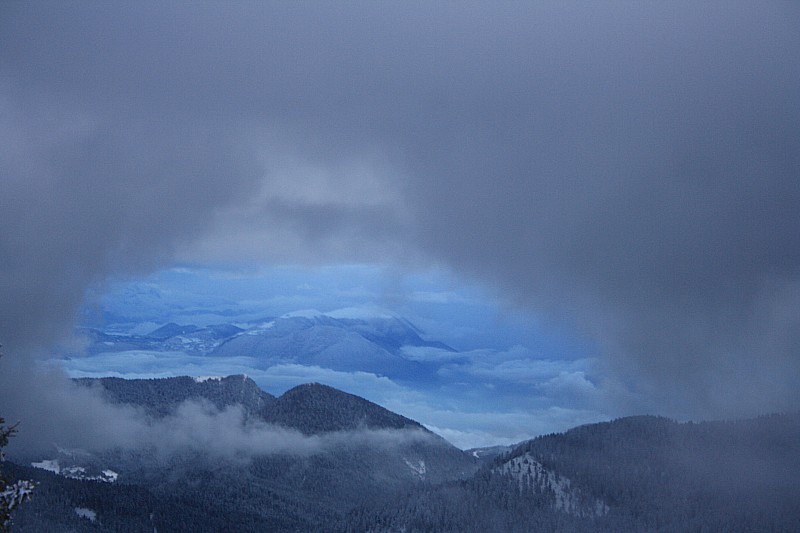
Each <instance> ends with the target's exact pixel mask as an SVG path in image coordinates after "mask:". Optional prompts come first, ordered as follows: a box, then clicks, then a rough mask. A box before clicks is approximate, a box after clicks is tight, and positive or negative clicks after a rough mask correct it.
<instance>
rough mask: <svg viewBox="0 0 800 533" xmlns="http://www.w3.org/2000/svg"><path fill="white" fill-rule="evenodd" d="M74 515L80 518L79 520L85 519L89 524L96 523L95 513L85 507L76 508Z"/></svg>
mask: <svg viewBox="0 0 800 533" xmlns="http://www.w3.org/2000/svg"><path fill="white" fill-rule="evenodd" d="M75 514H76V515H78V516H80V517H81V518H86V519H87V520H89V522H96V521H97V512H96V511H93V510H91V509H88V508H86V507H76V508H75Z"/></svg>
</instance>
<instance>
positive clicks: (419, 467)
mask: <svg viewBox="0 0 800 533" xmlns="http://www.w3.org/2000/svg"><path fill="white" fill-rule="evenodd" d="M403 461H404V462H405V463H406V465H407V466H408V468H410V469H411V471H412V472H414V474H416V475H417V477H419V478H420V479H425V474H426V473H427V472H428V467H427V466H425V461H423V460H421V459H420V460H419V461H417V462H416V464H414V463H412V462H411V461H409V460H408V459H406V458H405V457H403Z"/></svg>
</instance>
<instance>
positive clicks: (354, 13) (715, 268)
mask: <svg viewBox="0 0 800 533" xmlns="http://www.w3.org/2000/svg"><path fill="white" fill-rule="evenodd" d="M0 51H1V52H0V187H1V188H2V189H1V190H0V192H1V193H2V194H0V301H2V306H1V307H0V342H3V344H4V350H5V351H6V353H7V356H6V357H5V358H4V359H5V360H4V361H3V362H2V363H0V364H2V365H3V377H2V378H0V379H2V381H3V382H6V383H5V385H4V386H3V388H4V389H6V390H7V392H6V393H4V394H5V395H6V397H5V398H4V399H3V402H4V405H9V406H13V405H16V404H18V403H19V402H20V401H21V400H20V399H19V395H16V393H15V392H14V391H16V390H17V389H16V388H14V387H13V386H12V385H11V384H10V383H9V381H10V380H9V376H11V375H12V374H13V375H14V378H13V381H14V382H19V380H20V378H19V375H20V374H19V373H20V372H22V370H20V369H21V368H27V366H28V361H30V360H31V359H30V355H31V354H35V353H36V352H39V353H41V352H42V351H43V350H44V351H45V352H46V350H47V348H48V346H51V344H52V343H53V342H55V341H56V340H58V339H59V338H61V337H62V336H63V335H64V334H65V333H66V332H68V331H69V330H70V329H71V327H72V324H73V318H74V316H75V313H76V311H77V310H78V309H79V307H80V305H81V303H82V302H83V300H84V295H85V292H86V290H87V288H89V287H91V286H97V284H102V283H104V281H106V280H109V279H112V278H113V279H120V278H124V277H125V276H132V275H144V274H147V273H148V272H151V271H156V270H158V269H162V268H168V267H170V266H173V265H176V264H187V263H190V264H197V265H215V264H226V265H231V264H239V263H246V264H248V265H253V264H263V265H292V264H302V265H317V266H323V265H337V264H345V263H346V264H353V263H359V264H372V265H378V266H380V267H381V268H386V269H388V270H389V271H391V272H394V273H396V275H398V276H404V275H410V274H412V273H414V272H418V271H426V270H428V269H430V268H432V267H436V268H441V269H445V270H447V271H449V272H451V273H452V274H453V275H454V276H456V277H460V278H461V279H463V280H464V283H465V284H479V285H482V286H484V287H486V289H487V290H488V291H489V292H490V293H492V294H496V295H497V299H498V302H502V305H508V306H512V307H518V308H522V309H525V310H526V312H530V313H532V314H533V315H535V316H537V317H540V319H541V320H544V321H551V322H552V323H553V324H554V327H556V326H555V325H558V327H568V328H571V329H573V330H574V331H575V334H576V335H585V336H588V337H589V338H591V339H592V341H593V342H594V343H596V345H597V346H598V347H599V351H600V361H601V364H602V366H603V368H604V372H606V374H607V376H608V379H609V381H610V382H613V383H614V384H615V385H614V387H612V388H616V389H618V390H621V391H624V393H620V394H619V395H618V398H616V401H617V402H619V409H620V412H622V411H630V410H634V411H642V412H657V413H660V414H667V415H672V416H689V417H695V418H709V417H717V416H738V415H751V414H757V413H761V412H766V411H774V410H787V409H797V408H798V407H800V388H798V387H797V383H798V382H800V216H798V207H799V206H800V5H798V4H797V3H795V2H735V1H726V2H591V3H590V2H576V3H571V2H562V1H559V2H508V3H505V2H430V1H424V2H344V1H342V2H224V3H223V2H207V3H206V2H192V3H188V2H162V1H159V2H60V1H59V2H36V1H34V2H24V3H23V2H15V1H8V2H3V4H2V6H0ZM15 365H18V366H15ZM4 409H5V407H4ZM12 410H13V409H12Z"/></svg>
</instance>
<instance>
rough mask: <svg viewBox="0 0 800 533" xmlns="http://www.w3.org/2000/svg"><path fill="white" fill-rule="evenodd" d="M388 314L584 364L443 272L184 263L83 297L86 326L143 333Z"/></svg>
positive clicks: (565, 336) (487, 343) (456, 343)
mask: <svg viewBox="0 0 800 533" xmlns="http://www.w3.org/2000/svg"><path fill="white" fill-rule="evenodd" d="M339 310H347V311H345V312H349V313H351V314H356V313H361V314H363V315H364V316H370V315H379V314H391V315H393V316H398V317H403V318H406V319H408V320H409V321H411V322H412V323H413V324H414V325H415V326H417V327H418V328H419V329H420V330H421V332H422V334H423V335H424V336H426V337H430V338H433V339H435V340H439V341H441V342H444V343H445V344H448V345H450V346H453V347H454V348H456V349H457V350H459V351H469V350H476V349H487V348H488V349H495V350H507V349H509V348H511V347H513V346H524V347H526V348H528V349H529V350H531V352H532V353H535V354H536V355H537V357H539V358H543V359H577V358H582V357H586V356H587V355H588V354H589V353H590V352H591V351H592V348H591V346H590V344H589V343H588V342H587V341H586V340H585V339H583V338H582V337H580V336H579V335H577V334H575V333H574V332H570V331H566V330H559V331H554V330H553V325H552V324H549V325H548V331H545V330H543V328H542V326H541V323H540V321H539V320H538V319H537V317H536V316H534V315H533V314H531V313H527V312H525V311H523V310H520V309H512V308H510V307H507V306H504V305H502V303H501V302H498V301H497V299H496V297H495V295H493V294H491V293H490V291H488V290H486V289H484V288H482V287H480V286H478V285H476V284H474V283H468V282H466V281H465V280H463V279H460V278H458V277H457V276H455V275H453V274H452V273H449V272H447V271H444V270H442V269H433V270H428V271H423V272H411V273H398V272H397V271H396V270H394V269H390V268H383V267H380V266H373V265H332V266H324V267H305V266H271V267H264V266H247V265H245V266H226V267H219V266H215V267H208V266H198V265H190V266H189V265H184V266H176V267H173V268H167V269H163V270H159V271H157V272H154V273H152V274H150V275H148V276H144V277H138V278H128V279H118V280H115V281H111V282H108V283H106V284H104V285H102V286H99V287H94V288H93V289H91V290H90V291H89V293H88V294H87V299H86V304H85V305H84V307H83V311H82V316H81V324H80V325H81V326H84V327H93V328H98V329H103V330H112V331H115V332H117V333H134V332H135V333H147V332H148V331H147V328H148V327H150V326H151V325H154V328H153V329H155V327H158V326H160V325H163V324H165V323H169V322H175V323H178V324H194V325H197V326H207V325H211V324H220V323H234V322H238V323H248V322H253V321H258V320H261V319H264V318H272V317H279V316H282V315H285V314H288V313H297V312H303V311H319V312H321V313H331V312H335V311H339Z"/></svg>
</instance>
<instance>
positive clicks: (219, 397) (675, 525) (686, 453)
mask: <svg viewBox="0 0 800 533" xmlns="http://www.w3.org/2000/svg"><path fill="white" fill-rule="evenodd" d="M79 383H81V384H82V385H84V386H88V387H99V388H101V390H102V391H103V394H105V395H106V397H107V398H108V400H109V401H111V402H114V403H119V404H127V405H133V406H138V407H140V408H142V409H144V410H145V411H146V412H147V413H149V416H151V417H152V418H153V419H154V420H159V419H169V420H172V419H170V418H168V417H174V416H178V415H177V414H176V413H178V414H179V413H180V409H181V406H182V405H184V404H185V402H187V401H189V402H197V401H203V402H208V404H209V405H211V406H213V407H214V408H215V409H218V410H219V409H226V408H232V407H235V408H237V409H241V410H242V412H243V414H244V415H245V418H246V420H247V424H249V425H251V426H252V427H275V428H284V430H285V431H295V432H297V433H296V434H297V435H299V437H298V438H301V439H310V440H309V441H308V442H315V443H323V442H324V443H327V444H326V445H325V446H322V447H319V448H316V449H312V450H310V451H307V452H301V451H299V450H298V451H296V452H295V451H290V450H289V451H287V450H283V451H280V452H275V453H255V454H253V455H251V456H248V457H246V458H242V457H239V458H229V459H225V458H220V457H217V456H213V455H207V454H205V453H203V452H202V451H198V450H196V449H195V450H186V451H185V452H182V453H176V454H173V455H170V456H168V457H162V456H159V455H158V454H156V455H153V451H152V450H148V449H147V448H146V447H143V448H142V449H136V448H134V449H129V450H111V451H106V452H103V453H89V452H85V451H84V452H82V451H77V450H62V449H56V450H54V451H53V454H52V455H51V456H48V457H35V458H28V460H27V462H26V463H18V464H11V463H6V464H4V470H5V471H6V473H7V474H9V475H10V477H12V478H25V479H34V480H35V481H37V482H38V483H39V485H38V487H37V490H36V495H35V498H34V499H33V500H32V501H31V502H29V503H27V504H26V505H24V506H23V507H22V508H21V509H20V510H19V512H18V513H17V515H16V518H15V526H14V530H15V531H37V532H38V531H48V532H54V533H59V532H66V531H79V532H82V531H153V530H157V531H160V532H164V531H348V532H350V531H352V532H355V531H385V532H399V531H408V532H411V531H452V532H456V531H459V532H461V531H475V532H478V531H481V532H487V531H488V532H492V531H609V532H610V531H617V532H626V531H797V530H798V529H800V508H798V506H797V502H798V501H800V414H785V415H773V416H769V417H762V418H758V419H752V420H744V421H737V422H704V423H696V424H694V423H678V422H675V421H672V420H668V419H665V418H659V417H629V418H622V419H618V420H615V421H613V422H608V423H601V424H591V425H587V426H581V427H578V428H575V429H573V430H570V431H568V432H566V433H562V434H553V435H547V436H543V437H539V438H536V439H533V440H531V441H527V442H524V443H522V444H520V445H518V446H515V447H508V448H503V447H496V448H487V449H476V450H470V451H468V452H462V451H460V450H458V449H456V448H454V447H453V446H451V445H450V444H448V443H447V442H446V441H445V440H444V439H441V438H440V437H438V436H436V435H435V434H433V433H431V432H430V431H428V430H426V429H425V428H424V427H422V426H421V425H420V424H419V423H417V422H415V421H413V420H410V419H408V418H405V417H403V416H400V415H398V414H395V413H392V412H391V411H388V410H386V409H384V408H382V407H380V406H379V405H376V404H374V403H371V402H369V401H367V400H365V399H363V398H359V397H358V396H354V395H351V394H348V393H345V392H342V391H339V390H336V389H334V388H331V387H327V386H325V385H320V384H307V385H301V386H299V387H295V388H294V389H291V390H289V391H287V392H286V393H284V394H283V395H281V396H280V397H277V398H276V397H274V396H272V395H270V394H268V393H266V392H264V391H262V390H260V389H259V388H258V386H257V385H256V384H255V383H254V382H253V381H252V380H250V379H249V378H247V377H245V376H241V375H240V376H228V377H203V378H192V377H178V378H168V379H152V380H147V379H145V380H123V379H117V378H103V379H83V380H79ZM264 424H266V426H264ZM222 437H223V436H220V438H222ZM17 461H19V459H17Z"/></svg>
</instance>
